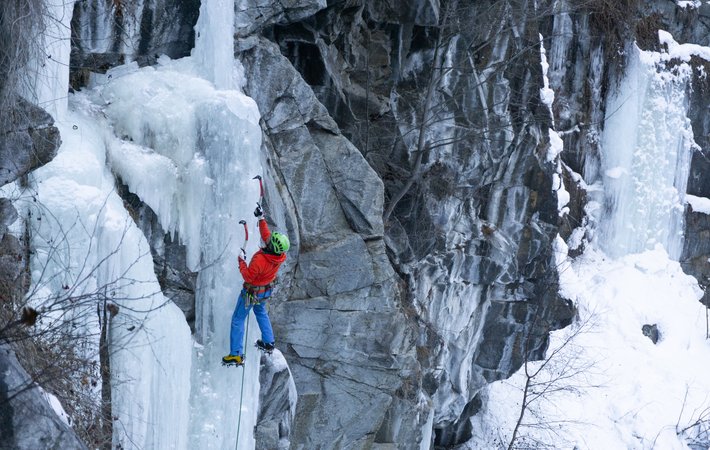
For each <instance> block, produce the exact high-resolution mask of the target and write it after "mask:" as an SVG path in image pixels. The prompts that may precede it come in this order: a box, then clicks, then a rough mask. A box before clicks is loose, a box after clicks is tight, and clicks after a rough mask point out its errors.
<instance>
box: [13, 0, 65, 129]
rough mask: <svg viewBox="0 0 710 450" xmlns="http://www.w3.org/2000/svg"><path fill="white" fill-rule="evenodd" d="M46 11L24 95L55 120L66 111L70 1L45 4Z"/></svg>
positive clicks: (55, 1) (49, 1)
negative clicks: (46, 15) (35, 57)
mask: <svg viewBox="0 0 710 450" xmlns="http://www.w3.org/2000/svg"><path fill="white" fill-rule="evenodd" d="M46 7H47V13H48V17H47V18H46V19H45V21H46V23H45V28H44V31H43V33H42V38H41V42H38V45H39V46H40V47H41V49H40V54H39V55H38V59H37V60H35V61H32V62H31V63H30V66H29V68H28V69H29V70H28V71H27V83H26V85H25V87H24V90H25V92H24V95H25V97H27V98H28V99H29V100H30V101H32V102H34V103H36V104H37V105H39V106H41V107H42V108H44V109H46V110H47V111H48V112H49V113H50V114H51V115H52V117H54V119H55V120H59V119H61V118H62V117H63V116H64V115H65V114H66V111H67V95H68V94H67V92H68V90H69V53H70V51H71V41H70V39H71V25H70V23H71V18H72V10H73V9H74V0H47V2H46Z"/></svg>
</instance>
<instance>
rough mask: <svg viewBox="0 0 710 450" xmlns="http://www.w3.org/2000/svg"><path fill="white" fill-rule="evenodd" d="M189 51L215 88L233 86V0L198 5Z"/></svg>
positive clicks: (230, 87) (212, 0) (210, 1)
mask: <svg viewBox="0 0 710 450" xmlns="http://www.w3.org/2000/svg"><path fill="white" fill-rule="evenodd" d="M195 31H196V36H195V48H194V50H193V52H192V56H193V58H195V61H196V62H197V65H198V66H199V67H201V68H202V70H203V73H204V74H205V77H206V78H207V79H208V80H210V81H211V82H213V83H214V85H215V86H216V87H217V88H218V89H232V88H234V81H235V80H234V76H233V74H232V70H233V66H234V0H209V1H206V2H202V4H201V5H200V16H199V18H198V19H197V25H195Z"/></svg>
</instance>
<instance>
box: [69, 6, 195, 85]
mask: <svg viewBox="0 0 710 450" xmlns="http://www.w3.org/2000/svg"><path fill="white" fill-rule="evenodd" d="M199 12H200V1H199V0H154V1H145V2H127V1H123V2H121V1H115V2H106V1H104V0H87V1H81V2H76V4H75V6H74V14H73V16H72V53H71V68H72V71H71V82H70V84H71V86H72V87H74V88H75V89H78V88H80V87H82V86H85V85H86V82H87V81H88V72H99V73H105V72H106V71H107V70H108V69H110V68H112V67H115V66H117V65H121V64H124V63H126V62H128V61H137V62H138V63H139V64H140V65H141V66H143V65H147V64H152V63H154V62H155V61H156V59H157V58H158V57H159V56H160V55H163V54H165V55H168V56H169V57H171V58H173V59H176V58H181V57H183V56H188V55H189V54H190V50H191V49H192V48H193V47H194V44H195V30H194V27H195V24H196V23H197V18H198V16H199Z"/></svg>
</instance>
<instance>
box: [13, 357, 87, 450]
mask: <svg viewBox="0 0 710 450" xmlns="http://www.w3.org/2000/svg"><path fill="white" fill-rule="evenodd" d="M40 448H61V449H63V450H65V449H66V450H74V449H86V446H85V445H84V444H83V443H82V442H81V441H79V440H78V439H77V437H76V435H75V434H74V431H73V430H72V429H71V428H70V427H69V426H68V425H67V424H65V423H64V422H62V421H61V420H60V419H59V417H58V416H57V414H56V413H55V411H54V410H53V409H52V407H51V406H50V404H49V402H48V400H47V397H46V394H44V393H43V391H42V390H41V388H39V387H38V386H37V385H35V384H34V383H33V381H32V379H31V378H30V377H29V375H27V372H25V370H24V369H23V368H22V366H20V363H19V362H18V361H17V358H16V357H15V354H14V353H13V352H12V350H10V349H9V347H8V346H6V345H2V346H0V449H7V450H10V449H12V450H36V449H40Z"/></svg>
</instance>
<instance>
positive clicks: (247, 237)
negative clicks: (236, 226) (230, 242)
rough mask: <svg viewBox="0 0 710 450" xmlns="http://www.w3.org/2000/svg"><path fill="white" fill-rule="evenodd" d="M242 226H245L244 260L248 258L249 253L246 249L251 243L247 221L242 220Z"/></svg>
mask: <svg viewBox="0 0 710 450" xmlns="http://www.w3.org/2000/svg"><path fill="white" fill-rule="evenodd" d="M239 223H240V224H242V225H243V226H244V244H243V245H242V248H241V250H242V255H243V256H244V259H246V257H247V252H246V247H247V242H248V241H249V227H247V221H246V220H240V221H239Z"/></svg>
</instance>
